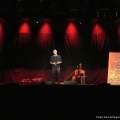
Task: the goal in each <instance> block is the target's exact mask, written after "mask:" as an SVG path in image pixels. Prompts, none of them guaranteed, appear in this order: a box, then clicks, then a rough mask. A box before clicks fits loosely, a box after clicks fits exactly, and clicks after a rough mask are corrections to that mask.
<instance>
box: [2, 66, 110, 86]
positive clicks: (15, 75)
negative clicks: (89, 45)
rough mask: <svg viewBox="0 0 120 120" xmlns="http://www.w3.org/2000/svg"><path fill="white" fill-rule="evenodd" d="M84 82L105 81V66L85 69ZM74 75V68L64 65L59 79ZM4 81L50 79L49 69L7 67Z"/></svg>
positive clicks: (67, 78)
mask: <svg viewBox="0 0 120 120" xmlns="http://www.w3.org/2000/svg"><path fill="white" fill-rule="evenodd" d="M85 72H86V76H87V78H86V84H98V83H107V73H108V70H107V68H96V69H94V70H85ZM73 75H74V68H73V67H70V66H66V70H61V76H60V77H61V81H65V80H71V78H72V76H73ZM3 78H4V82H6V83H10V82H12V83H19V82H20V81H21V80H22V79H33V78H43V80H45V81H46V80H52V72H51V70H50V69H39V70H30V69H24V68H17V69H8V70H5V71H4V76H3Z"/></svg>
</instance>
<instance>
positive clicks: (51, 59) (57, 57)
mask: <svg viewBox="0 0 120 120" xmlns="http://www.w3.org/2000/svg"><path fill="white" fill-rule="evenodd" d="M58 61H61V62H62V60H61V56H60V55H57V56H54V55H52V56H51V58H50V62H55V63H57V62H58ZM52 67H56V68H60V65H59V64H57V65H52Z"/></svg>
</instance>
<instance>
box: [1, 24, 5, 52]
mask: <svg viewBox="0 0 120 120" xmlns="http://www.w3.org/2000/svg"><path fill="white" fill-rule="evenodd" d="M3 37H4V34H3V25H2V23H0V52H1V50H2V47H3Z"/></svg>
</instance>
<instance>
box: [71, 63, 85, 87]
mask: <svg viewBox="0 0 120 120" xmlns="http://www.w3.org/2000/svg"><path fill="white" fill-rule="evenodd" d="M79 66H80V69H76V70H75V74H74V75H73V76H72V81H76V82H77V83H79V82H81V85H85V78H86V77H87V76H86V75H85V70H82V67H81V66H82V64H81V63H80V64H79Z"/></svg>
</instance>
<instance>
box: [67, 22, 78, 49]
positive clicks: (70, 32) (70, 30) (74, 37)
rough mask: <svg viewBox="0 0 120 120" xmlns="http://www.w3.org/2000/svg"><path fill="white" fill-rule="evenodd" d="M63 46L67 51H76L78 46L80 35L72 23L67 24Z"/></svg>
mask: <svg viewBox="0 0 120 120" xmlns="http://www.w3.org/2000/svg"><path fill="white" fill-rule="evenodd" d="M65 46H66V49H67V51H68V49H71V48H73V49H76V48H79V46H80V35H79V31H78V29H77V27H76V26H75V24H74V23H72V22H71V23H69V24H68V26H67V28H66V31H65Z"/></svg>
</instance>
